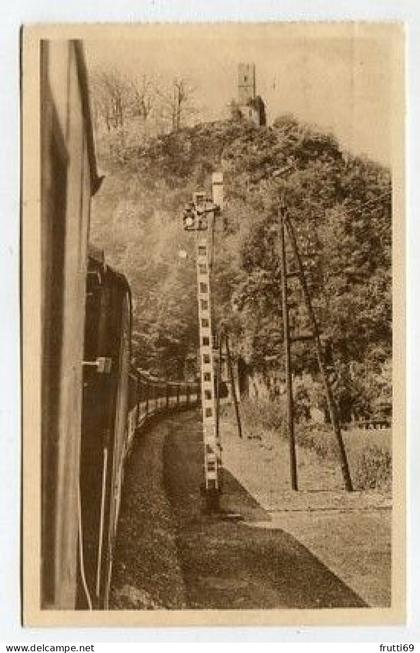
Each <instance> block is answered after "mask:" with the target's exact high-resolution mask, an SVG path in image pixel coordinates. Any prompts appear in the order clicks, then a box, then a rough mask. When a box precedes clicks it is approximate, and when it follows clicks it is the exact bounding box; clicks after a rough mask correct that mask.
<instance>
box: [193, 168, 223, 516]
mask: <svg viewBox="0 0 420 653" xmlns="http://www.w3.org/2000/svg"><path fill="white" fill-rule="evenodd" d="M222 208H223V174H222V173H221V172H217V173H214V174H213V177H212V198H208V197H207V196H206V194H205V193H204V192H197V193H194V194H193V200H192V202H189V203H188V204H187V206H186V207H185V209H184V214H183V224H184V229H185V230H186V231H194V232H195V233H196V266H197V302H198V330H199V353H200V369H201V406H202V421H203V447H204V490H205V497H206V502H207V507H208V509H209V510H210V511H217V510H218V509H219V494H220V490H221V469H222V457H221V445H220V438H219V433H218V432H217V431H216V401H215V380H214V365H213V331H212V316H211V287H210V269H211V263H212V251H213V242H214V241H213V239H214V221H215V217H216V215H217V214H218V213H220V211H221V210H222Z"/></svg>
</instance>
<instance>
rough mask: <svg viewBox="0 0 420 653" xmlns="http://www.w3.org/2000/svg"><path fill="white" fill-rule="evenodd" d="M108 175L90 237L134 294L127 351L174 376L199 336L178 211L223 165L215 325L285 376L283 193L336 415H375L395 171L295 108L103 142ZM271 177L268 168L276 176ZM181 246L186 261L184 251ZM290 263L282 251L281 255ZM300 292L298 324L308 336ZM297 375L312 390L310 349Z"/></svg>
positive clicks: (262, 368) (306, 397)
mask: <svg viewBox="0 0 420 653" xmlns="http://www.w3.org/2000/svg"><path fill="white" fill-rule="evenodd" d="M100 165H101V166H102V168H103V169H104V170H105V172H106V179H105V182H104V185H103V187H102V189H101V191H100V193H99V194H98V197H97V198H96V200H95V204H94V212H93V220H92V240H93V242H94V243H95V244H97V245H99V246H101V247H103V248H104V249H105V251H106V252H107V257H108V260H109V262H110V263H111V264H112V265H114V266H116V267H117V268H118V269H120V270H121V271H123V272H124V273H125V274H126V275H127V277H128V279H129V281H130V283H131V285H132V288H133V296H134V311H135V319H134V324H135V333H134V336H135V352H134V354H135V359H136V362H137V363H138V364H140V365H141V366H142V367H146V368H149V369H152V370H153V371H155V372H158V373H161V374H167V375H168V376H170V377H172V378H176V377H180V376H182V374H183V368H184V360H185V356H186V355H187V354H188V353H192V352H194V351H195V348H196V342H197V327H196V306H195V268H194V260H193V237H192V236H191V235H190V234H188V233H186V232H184V231H183V229H182V217H181V216H182V208H183V205H184V203H185V202H186V201H188V200H189V199H190V198H191V194H192V192H193V191H195V190H197V189H199V188H200V187H204V188H207V189H209V187H210V177H211V173H212V172H213V171H214V170H215V169H222V170H223V172H224V181H225V210H224V215H223V220H222V219H221V220H220V224H219V225H218V229H217V233H216V251H217V256H216V261H215V270H214V279H213V288H214V309H215V315H216V325H217V323H219V324H220V322H221V320H223V322H224V323H225V325H226V326H227V327H228V328H229V330H230V332H231V334H232V343H233V345H234V349H235V351H236V353H237V354H238V355H240V356H241V357H242V359H243V361H244V363H245V364H246V365H247V366H248V369H249V371H250V372H257V371H258V372H259V373H260V374H261V375H262V376H264V374H268V371H269V370H272V369H276V370H279V371H280V373H281V367H282V348H281V344H282V336H281V328H282V315H281V296H280V274H279V270H280V266H279V240H278V217H277V207H278V202H279V199H280V197H284V199H285V203H286V206H287V211H288V214H289V216H290V218H291V220H292V221H293V224H294V226H295V229H296V232H297V234H298V241H299V246H300V248H301V252H302V256H303V262H304V265H305V268H306V270H307V275H308V282H309V285H310V288H311V292H312V294H313V298H314V306H315V309H316V313H317V316H318V318H319V321H320V326H321V329H322V332H323V334H324V336H325V338H326V342H327V343H329V344H328V347H329V349H330V351H332V352H333V354H334V359H335V362H336V377H337V390H338V393H339V400H340V407H341V411H342V414H343V417H344V418H346V417H348V415H349V414H350V413H354V412H359V413H360V412H363V411H365V410H370V411H372V410H375V406H376V404H378V403H381V402H386V401H388V399H389V396H390V370H391V366H390V358H391V176H390V172H389V171H388V170H387V169H384V168H383V167H381V166H379V165H378V164H376V163H374V162H372V161H369V160H367V159H364V158H358V157H355V156H352V155H350V154H348V153H346V152H343V151H342V150H341V149H340V147H339V144H338V143H337V141H336V140H335V138H334V137H333V136H332V135H330V134H325V133H322V132H320V131H318V130H317V129H315V128H313V127H309V126H307V125H302V124H299V123H298V122H297V121H296V120H294V119H293V117H291V116H282V117H280V118H278V119H277V120H276V121H275V122H274V124H273V126H272V127H261V128H259V129H257V128H255V127H254V126H252V125H250V124H247V123H245V122H235V121H224V122H215V123H206V124H199V125H196V126H194V127H191V128H185V129H181V130H179V131H177V132H174V133H171V134H167V135H164V136H161V137H158V138H154V139H150V140H148V141H147V143H144V142H139V143H136V142H135V141H134V142H133V140H131V142H130V143H125V142H124V141H123V140H121V141H116V140H115V138H114V139H113V141H112V143H109V144H107V143H106V142H104V141H103V142H102V143H101V150H100ZM273 173H274V174H273ZM180 250H185V251H186V252H187V254H188V256H187V258H186V259H185V258H181V257H180V256H179V252H180ZM288 257H290V252H288ZM301 300H302V298H301V295H300V293H299V290H298V287H297V286H296V288H293V289H292V291H291V302H292V303H293V304H294V308H293V309H292V312H291V320H292V325H293V328H294V329H295V331H296V332H300V331H304V330H306V315H305V311H304V309H303V307H302V301H301ZM294 351H295V361H296V364H297V369H298V371H301V372H302V373H306V374H304V375H303V377H302V378H311V379H312V381H311V382H310V383H306V384H304V385H305V387H303V388H302V401H312V400H313V399H314V396H315V395H318V394H319V385H318V384H317V381H316V372H315V370H316V366H315V360H314V357H313V354H312V353H310V352H309V351H308V346H307V345H305V346H304V345H296V346H295V350H294Z"/></svg>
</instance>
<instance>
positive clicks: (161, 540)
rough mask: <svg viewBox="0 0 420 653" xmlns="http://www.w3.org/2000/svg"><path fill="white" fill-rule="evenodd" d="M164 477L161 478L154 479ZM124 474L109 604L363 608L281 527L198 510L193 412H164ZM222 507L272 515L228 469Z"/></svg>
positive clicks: (255, 517)
mask: <svg viewBox="0 0 420 653" xmlns="http://www.w3.org/2000/svg"><path fill="white" fill-rule="evenodd" d="M162 445H163V450H162V449H161V447H162ZM157 450H159V451H160V453H161V454H162V453H163V465H160V464H159V463H158V462H157ZM150 457H152V458H153V460H154V462H153V464H151V462H150V460H151V458H150ZM152 468H153V469H152ZM161 474H162V475H163V478H162V477H161V478H159V476H160V475H161ZM146 479H147V483H145V481H146ZM126 480H127V483H126V488H125V492H124V497H123V505H122V514H121V521H120V530H119V537H118V547H117V552H116V557H117V559H116V563H115V573H114V583H113V585H114V587H113V596H114V607H116V608H137V609H145V608H148V609H154V608H178V609H179V608H195V609H200V608H201V609H208V608H210V609H211V608H213V609H217V608H218V609H238V608H247V609H252V608H256V609H261V608H268V609H269V608H333V607H355V608H356V607H365V606H366V604H365V603H364V602H363V601H362V600H361V599H360V598H359V597H358V596H357V595H356V594H355V593H354V592H353V591H352V590H350V589H349V588H348V587H347V586H346V585H345V584H344V583H343V582H342V581H340V580H339V578H337V576H335V575H334V574H333V573H332V572H331V571H329V569H327V567H326V566H325V565H323V564H322V563H321V562H320V561H319V560H318V559H317V558H316V557H315V556H313V555H312V554H311V553H310V551H308V549H306V548H305V547H304V546H302V545H301V544H300V543H299V542H298V541H297V540H296V539H295V538H294V537H293V536H291V535H289V534H287V533H285V532H284V531H282V530H281V529H278V528H277V529H275V530H270V529H267V528H264V529H257V528H252V527H251V526H250V525H247V524H246V523H245V522H244V521H242V522H241V521H227V520H224V519H223V518H221V517H220V516H210V515H206V514H203V512H202V497H201V495H200V485H201V482H202V439H201V425H200V422H199V416H198V412H194V413H188V414H181V415H177V416H176V419H175V418H172V419H167V420H165V422H164V423H162V424H160V425H157V426H155V427H154V428H152V429H151V430H150V432H149V433H148V434H145V441H143V442H141V443H140V445H139V446H138V447H137V449H136V450H135V451H134V452H133V456H132V459H131V461H130V465H129V468H128V470H127V476H126ZM165 490H166V497H165ZM155 493H156V496H154V494H155ZM134 495H135V496H134ZM157 506H160V508H158V507H157ZM223 507H224V509H226V510H229V509H232V508H233V507H234V509H235V511H237V510H238V509H239V511H240V512H241V515H242V516H243V518H244V520H246V521H248V522H252V521H264V520H269V519H270V517H269V515H268V513H266V512H265V511H264V510H263V509H262V508H261V506H259V504H258V503H257V502H256V501H255V500H254V499H253V498H252V497H251V496H250V495H249V494H248V493H247V492H246V490H245V489H244V488H243V487H242V486H241V485H240V484H239V483H238V482H237V481H236V479H235V478H234V477H233V476H232V475H230V474H229V473H228V472H225V476H224V498H223ZM171 509H172V510H171ZM171 513H172V514H171Z"/></svg>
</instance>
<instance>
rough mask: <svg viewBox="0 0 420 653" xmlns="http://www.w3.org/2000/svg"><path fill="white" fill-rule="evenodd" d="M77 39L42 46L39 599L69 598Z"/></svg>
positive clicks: (73, 502) (83, 180) (78, 330)
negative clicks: (41, 356) (40, 565)
mask: <svg viewBox="0 0 420 653" xmlns="http://www.w3.org/2000/svg"><path fill="white" fill-rule="evenodd" d="M77 57H78V53H77V45H76V44H75V43H74V42H71V41H66V42H61V41H57V42H55V41H48V42H43V43H42V46H41V115H42V126H41V156H42V179H41V211H42V235H41V239H42V275H43V280H42V281H43V283H42V332H43V343H42V348H43V361H42V406H43V412H42V449H43V452H42V458H43V470H42V477H43V487H42V534H41V540H42V544H41V546H42V604H43V607H49V606H50V607H55V606H59V607H60V608H66V607H68V608H71V607H73V606H74V601H75V588H76V582H75V575H76V573H77V532H78V474H77V470H78V465H79V441H80V428H81V407H82V360H83V332H84V312H85V310H84V309H85V280H86V271H87V240H88V229H89V206H90V201H89V200H90V196H91V194H92V192H93V186H94V184H95V180H94V179H93V177H92V170H91V166H90V162H89V156H88V144H87V139H88V136H87V135H86V131H87V125H86V116H85V115H84V104H83V100H82V96H83V93H84V91H83V89H82V88H81V82H80V68H79V62H78V58H77Z"/></svg>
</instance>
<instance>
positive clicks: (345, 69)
mask: <svg viewBox="0 0 420 653" xmlns="http://www.w3.org/2000/svg"><path fill="white" fill-rule="evenodd" d="M392 35H394V36H396V28H394V27H392V26H384V25H382V26H378V25H376V26H374V25H370V26H369V25H366V24H364V25H361V24H351V23H347V24H343V23H341V24H332V23H331V24H323V25H317V26H316V27H314V25H311V24H309V23H307V24H305V23H304V24H296V23H291V24H288V25H287V24H265V25H263V24H260V25H252V24H231V25H228V26H226V25H220V24H219V25H217V24H205V25H195V26H191V25H177V26H174V25H171V26H168V25H148V26H141V27H135V28H131V29H130V28H116V27H112V28H106V29H105V28H101V29H99V28H98V29H97V31H96V32H95V33H94V34H92V36H94V38H89V39H87V40H86V41H85V49H86V54H87V60H88V67H89V68H90V69H92V68H94V67H97V66H100V67H106V68H114V69H119V70H121V71H122V72H124V73H127V74H128V75H141V74H142V73H143V72H147V73H151V74H153V75H158V76H160V77H161V78H162V79H164V80H170V79H171V78H173V77H174V76H176V75H178V76H179V75H181V76H184V77H187V78H189V79H190V80H191V82H192V83H193V85H194V86H195V87H196V89H197V92H196V94H197V99H198V102H199V104H200V107H201V113H202V115H203V118H204V119H215V118H220V117H223V115H225V113H226V107H227V105H228V103H229V101H230V100H231V99H232V98H234V97H236V95H237V88H236V84H237V65H238V63H239V62H254V63H255V65H256V73H257V74H256V77H257V93H258V94H259V95H261V96H262V98H263V99H264V101H265V103H266V108H267V115H268V120H269V123H270V122H271V121H272V120H273V119H274V118H275V117H276V116H277V115H279V114H282V113H293V114H294V115H295V116H296V117H297V118H299V119H301V120H304V121H305V122H310V123H315V124H317V125H319V126H320V127H322V128H326V129H328V130H331V131H333V132H334V133H335V135H336V136H337V137H338V139H339V141H340V142H341V144H342V145H343V146H344V147H345V148H346V149H349V150H351V151H352V152H354V153H357V154H362V153H365V154H367V155H368V156H370V157H371V158H373V159H375V160H377V161H380V162H382V163H385V164H390V163H391V126H392V116H393V111H395V105H393V102H392V100H393V99H395V97H396V88H395V85H394V86H393V84H395V81H393V79H394V77H393V71H395V59H396V57H395V56H394V54H395V51H396V50H395V47H394V45H393V43H394V42H395V41H393V39H392ZM397 90H398V89H397Z"/></svg>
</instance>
